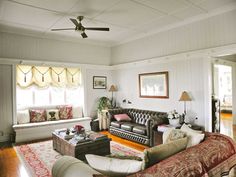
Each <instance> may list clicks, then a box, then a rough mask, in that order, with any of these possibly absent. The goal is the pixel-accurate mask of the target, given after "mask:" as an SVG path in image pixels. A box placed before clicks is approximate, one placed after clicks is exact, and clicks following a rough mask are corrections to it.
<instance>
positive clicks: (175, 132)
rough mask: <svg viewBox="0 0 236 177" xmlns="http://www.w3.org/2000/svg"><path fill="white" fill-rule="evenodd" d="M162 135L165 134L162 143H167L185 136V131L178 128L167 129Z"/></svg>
mask: <svg viewBox="0 0 236 177" xmlns="http://www.w3.org/2000/svg"><path fill="white" fill-rule="evenodd" d="M166 134H167V135H166ZM164 135H165V136H166V138H165V141H164V138H163V144H165V143H169V142H171V141H175V140H178V139H181V138H184V137H186V136H187V135H186V133H185V132H183V131H181V130H179V129H169V130H167V131H165V132H164V133H163V136H164Z"/></svg>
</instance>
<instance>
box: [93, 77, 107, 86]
mask: <svg viewBox="0 0 236 177" xmlns="http://www.w3.org/2000/svg"><path fill="white" fill-rule="evenodd" d="M93 88H94V89H106V88H107V77H106V76H93Z"/></svg>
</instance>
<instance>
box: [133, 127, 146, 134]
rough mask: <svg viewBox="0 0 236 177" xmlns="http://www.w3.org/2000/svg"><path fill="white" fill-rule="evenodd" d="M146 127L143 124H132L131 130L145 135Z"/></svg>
mask: <svg viewBox="0 0 236 177" xmlns="http://www.w3.org/2000/svg"><path fill="white" fill-rule="evenodd" d="M146 129H147V128H146V127H145V126H134V127H133V132H134V133H138V134H140V135H146V133H147V130H146Z"/></svg>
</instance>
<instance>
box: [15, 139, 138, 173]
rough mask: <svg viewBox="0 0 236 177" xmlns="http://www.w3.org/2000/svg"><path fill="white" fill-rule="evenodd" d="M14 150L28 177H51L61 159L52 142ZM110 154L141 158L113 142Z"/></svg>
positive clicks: (16, 147) (33, 144) (17, 147)
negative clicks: (55, 164) (53, 169)
mask: <svg viewBox="0 0 236 177" xmlns="http://www.w3.org/2000/svg"><path fill="white" fill-rule="evenodd" d="M15 150H16V152H17V155H18V157H19V158H20V160H21V161H22V163H23V164H24V167H25V168H26V171H27V173H28V176H29V177H51V169H52V165H53V164H54V162H55V161H56V160H57V159H59V158H60V157H61V154H59V153H58V152H57V151H55V150H53V147H52V141H42V142H38V143H31V144H24V145H19V146H15ZM111 153H112V154H119V155H136V156H140V157H142V152H140V151H137V150H135V149H132V148H130V147H127V146H124V145H121V144H119V143H116V142H114V141H112V142H111Z"/></svg>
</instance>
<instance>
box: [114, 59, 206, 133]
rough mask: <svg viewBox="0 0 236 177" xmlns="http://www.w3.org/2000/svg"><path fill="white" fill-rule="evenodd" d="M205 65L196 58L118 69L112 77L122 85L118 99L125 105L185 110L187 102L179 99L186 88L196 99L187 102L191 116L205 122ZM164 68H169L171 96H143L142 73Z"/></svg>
mask: <svg viewBox="0 0 236 177" xmlns="http://www.w3.org/2000/svg"><path fill="white" fill-rule="evenodd" d="M203 65H204V59H203V58H195V59H182V60H178V61H173V62H166V63H159V64H150V65H148V66H139V67H136V68H131V69H118V70H114V71H113V72H112V77H113V81H114V83H116V84H117V85H118V92H117V93H116V96H117V97H116V98H117V101H118V102H119V104H120V105H121V106H123V107H134V108H139V109H147V110H156V111H165V112H168V111H171V110H174V109H176V110H177V111H178V112H179V113H183V108H184V105H183V102H179V101H178V100H179V98H180V95H181V93H182V91H184V90H186V91H188V92H189V93H190V95H191V97H192V99H193V101H191V102H187V112H188V113H187V116H188V120H189V121H193V120H195V117H198V120H197V121H195V123H196V124H200V125H202V126H205V112H204V101H205V100H204V66H203ZM161 71H168V72H169V99H156V98H140V97H139V90H138V88H139V82H138V75H139V74H140V73H150V72H161ZM123 99H127V100H130V101H131V102H132V104H131V105H127V104H123V103H122V100H123ZM207 129H208V128H207Z"/></svg>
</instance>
